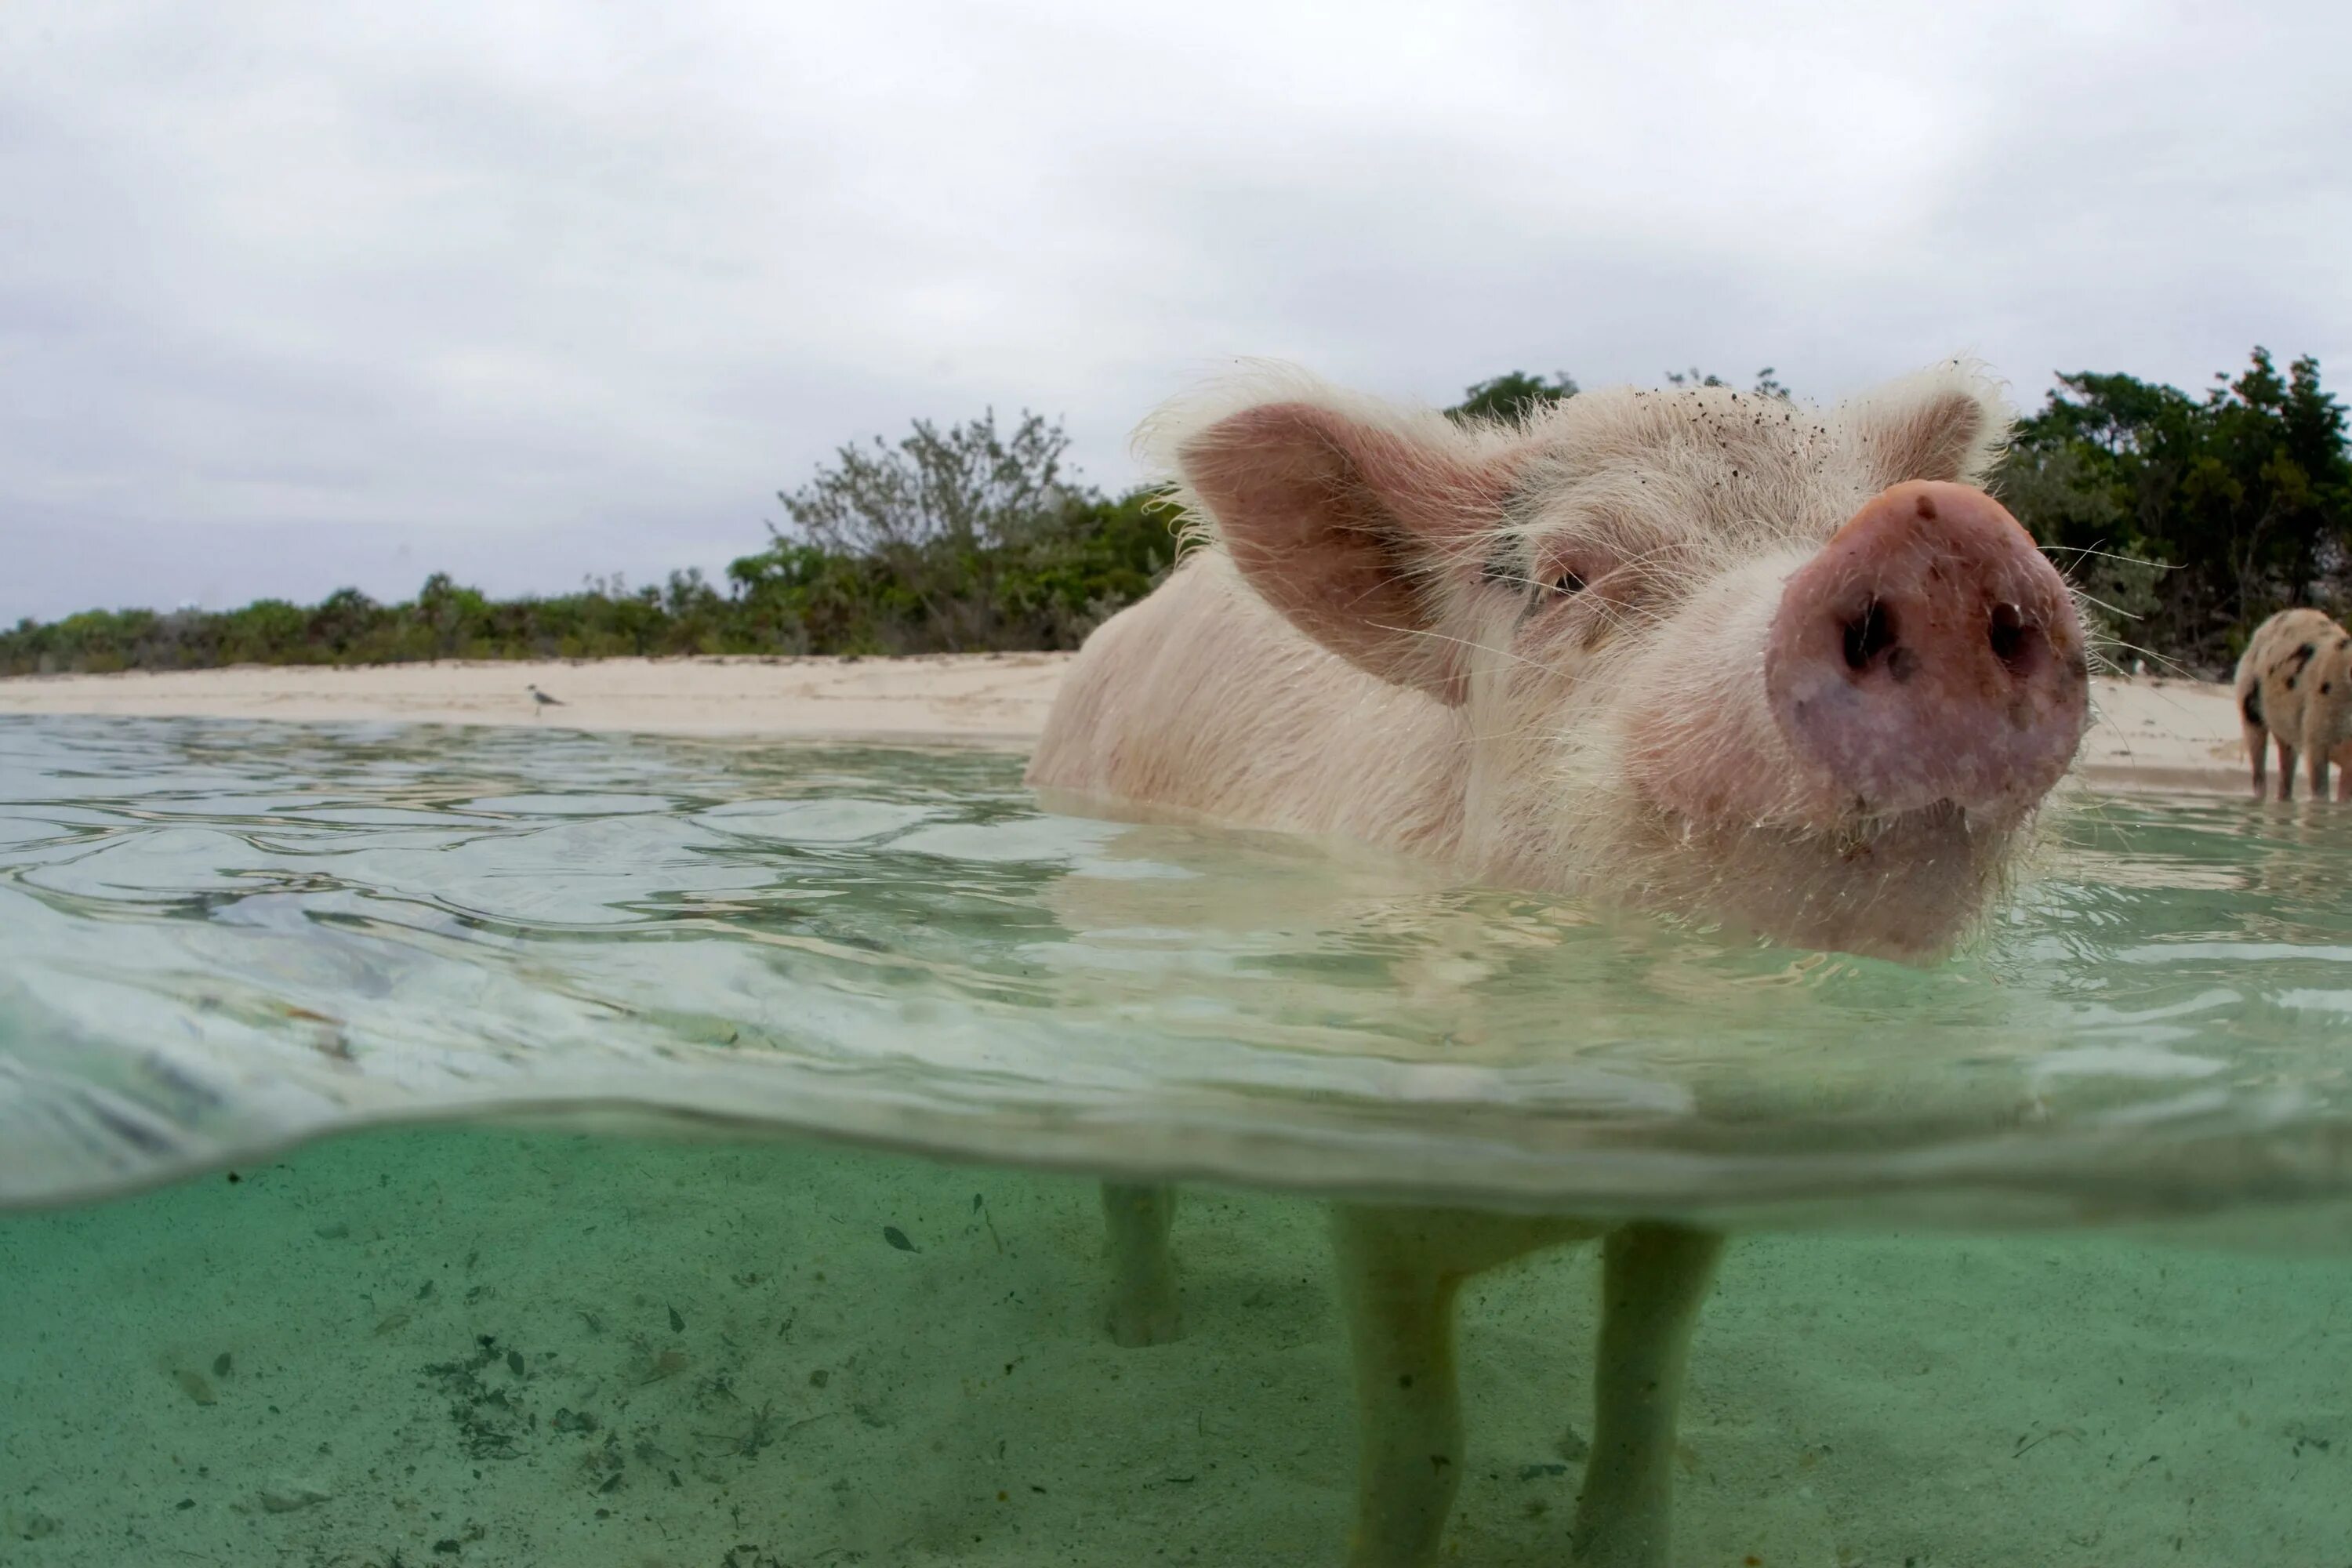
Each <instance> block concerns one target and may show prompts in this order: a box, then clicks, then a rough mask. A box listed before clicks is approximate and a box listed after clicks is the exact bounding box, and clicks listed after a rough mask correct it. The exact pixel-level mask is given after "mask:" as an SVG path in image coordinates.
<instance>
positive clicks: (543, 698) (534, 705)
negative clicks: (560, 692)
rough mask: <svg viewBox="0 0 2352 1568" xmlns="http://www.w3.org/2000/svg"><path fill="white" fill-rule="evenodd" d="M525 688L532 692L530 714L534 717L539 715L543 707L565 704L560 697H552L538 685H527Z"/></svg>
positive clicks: (557, 706) (558, 706) (556, 706)
mask: <svg viewBox="0 0 2352 1568" xmlns="http://www.w3.org/2000/svg"><path fill="white" fill-rule="evenodd" d="M523 689H524V690H525V691H528V692H530V702H531V708H530V716H531V717H532V718H534V719H536V718H538V717H539V713H540V710H541V709H542V708H561V707H562V706H563V703H562V700H560V699H558V698H553V697H550V696H549V695H548V694H547V693H546V692H544V691H541V689H539V688H538V687H536V686H526V687H524V688H523Z"/></svg>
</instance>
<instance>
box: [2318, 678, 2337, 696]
mask: <svg viewBox="0 0 2352 1568" xmlns="http://www.w3.org/2000/svg"><path fill="white" fill-rule="evenodd" d="M2335 689H2336V683H2335V682H2334V681H2332V680H2323V681H2321V682H2320V683H2319V694H2320V695H2321V696H2322V697H2325V696H2326V695H2327V694H2328V693H2329V692H2331V691H2333V690H2335Z"/></svg>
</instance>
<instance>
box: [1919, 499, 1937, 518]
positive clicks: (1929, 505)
mask: <svg viewBox="0 0 2352 1568" xmlns="http://www.w3.org/2000/svg"><path fill="white" fill-rule="evenodd" d="M1919 521H1922V522H1933V521H1936V503H1935V502H1934V501H1933V500H1929V499H1928V498H1927V496H1925V495H1922V496H1921V497H1920V498H1919Z"/></svg>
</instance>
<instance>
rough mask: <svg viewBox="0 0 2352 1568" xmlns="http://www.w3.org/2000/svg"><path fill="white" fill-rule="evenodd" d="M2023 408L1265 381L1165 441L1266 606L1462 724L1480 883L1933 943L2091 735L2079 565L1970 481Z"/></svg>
mask: <svg viewBox="0 0 2352 1568" xmlns="http://www.w3.org/2000/svg"><path fill="white" fill-rule="evenodd" d="M2009 420H2010V416H2009V414H2008V411H2007V410H2006V408H2005V407H2004V406H2003V405H2002V404H2001V402H2000V398H1999V396H1998V395H1997V393H1996V392H1995V390H1994V389H1993V387H1992V386H1991V384H1990V383H1989V382H1987V381H1986V380H1984V379H1983V378H1982V377H1981V376H1979V374H1976V373H1975V372H1974V370H1973V369H1972V368H1971V367H1969V366H1967V365H1965V364H1963V363H1949V364H1947V365H1944V366H1942V367H1940V368H1938V369H1936V370H1933V371H1930V372H1927V373H1924V374H1919V375H1916V376H1913V377H1911V378H1908V379H1906V380H1904V381H1901V382H1897V383H1895V384H1891V385H1888V386H1886V387H1885V388H1883V389H1881V390H1879V391H1878V392H1876V393H1874V394H1872V395H1868V396H1865V397H1862V398H1858V399H1855V400H1853V401H1852V402H1849V403H1846V404H1843V405H1839V406H1837V407H1835V408H1832V409H1829V410H1826V411H1815V410H1811V409H1807V408H1803V407H1799V406H1795V405H1790V404H1789V403H1786V402H1782V401H1780V400H1777V399H1773V398H1769V397H1762V396H1757V395H1749V394H1744V393H1736V392H1732V391H1730V390H1728V389H1725V388H1713V387H1710V388H1686V389H1683V390H1678V391H1671V392H1637V391H1633V390H1624V391H1612V392H1600V393H1587V394H1584V395H1580V396H1576V397H1573V398H1570V399H1569V400H1567V401H1565V402H1563V403H1560V404H1558V405H1554V406H1552V407H1551V408H1549V409H1547V410H1544V411H1542V412H1539V413H1536V414H1534V415H1532V416H1529V417H1528V418H1527V419H1526V420H1524V421H1523V422H1520V423H1516V424H1496V425H1471V426H1462V425H1457V424H1455V423H1454V422H1453V421H1451V420H1449V419H1447V418H1446V417H1444V416H1440V415H1435V414H1429V413H1405V412H1401V411H1398V410H1396V409H1392V408H1389V407H1385V406H1382V405H1377V404H1373V403H1370V402H1367V401H1364V400H1360V399H1356V398H1351V397H1348V396H1346V395H1339V394H1335V393H1333V392H1331V391H1330V390H1328V389H1327V388H1324V387H1321V386H1319V385H1316V384H1311V383H1307V382H1303V381H1299V380H1297V379H1295V378H1289V377H1287V376H1286V375H1285V374H1283V373H1279V372H1268V373H1261V374H1260V375H1258V376H1257V377H1256V378H1255V379H1254V380H1252V381H1251V382H1249V383H1247V384H1244V385H1243V386H1241V387H1239V388H1235V389H1228V390H1227V391H1226V392H1225V393H1223V394H1221V395H1219V396H1218V398H1217V399H1216V400H1214V401H1202V402H1194V403H1192V404H1179V405H1172V406H1171V408H1169V409H1168V410H1165V411H1163V413H1162V415H1161V416H1160V417H1159V418H1157V419H1155V420H1154V421H1153V423H1152V424H1151V425H1150V426H1147V427H1146V436H1145V440H1146V443H1147V447H1149V448H1151V449H1155V452H1156V455H1157V456H1159V457H1160V458H1161V459H1162V460H1163V461H1164V462H1165V463H1166V464H1167V466H1168V467H1169V468H1170V469H1171V471H1172V472H1173V474H1174V475H1175V476H1176V478H1177V479H1178V484H1179V489H1180V492H1181V495H1182V497H1183V499H1184V500H1186V502H1187V503H1188V504H1189V505H1190V506H1191V507H1192V509H1193V510H1194V511H1195V513H1196V514H1197V515H1198V517H1199V518H1200V519H1201V520H1202V521H1203V522H1204V523H1205V524H1206V525H1207V527H1208V529H1209V531H1211V532H1212V533H1213V536H1214V538H1215V540H1216V541H1217V542H1219V543H1220V544H1221V546H1222V547H1223V549H1224V550H1225V551H1227V552H1229V553H1230V554H1231V556H1232V558H1233V561H1234V564H1235V565H1236V566H1237V567H1238V568H1239V570H1240V574H1241V575H1242V577H1243V578H1244V580H1245V581H1246V582H1247V584H1249V586H1250V587H1251V588H1252V589H1253V590H1255V592H1256V593H1257V594H1258V595H1260V596H1261V597H1262V598H1264V599H1265V602H1266V603H1267V604H1268V605H1271V606H1273V607H1274V608H1275V609H1276V611H1278V612H1280V614H1281V615H1283V616H1285V617H1286V619H1287V620H1288V621H1289V622H1290V623H1291V624H1292V625H1293V626H1296V627H1297V629H1298V630H1299V631H1301V632H1303V633H1304V634H1306V635H1307V637H1311V638H1313V639H1314V640H1315V641H1316V642H1318V643H1319V644H1321V645H1322V646H1323V647H1326V648H1328V649H1329V650H1330V651H1332V652H1333V653H1336V654H1338V655H1339V656H1340V657H1342V658H1346V659H1349V660H1350V661H1351V662H1353V663H1354V664H1356V665H1358V666H1360V668H1363V669H1365V670H1367V671H1369V672H1370V673H1371V674H1373V675H1375V676H1378V677H1379V678H1380V679H1383V680H1386V681H1390V682H1393V683H1396V684H1399V685H1403V686H1409V687H1413V688H1416V689H1420V690H1422V691H1423V692H1425V693H1427V694H1428V695H1429V696H1430V697H1432V698H1433V699H1435V700H1437V701H1439V702H1442V703H1445V704H1447V705H1449V706H1452V707H1454V708H1455V709H1456V710H1459V711H1460V712H1461V714H1462V715H1463V718H1464V720H1465V723H1464V725H1463V727H1462V733H1463V735H1464V737H1465V739H1464V741H1463V742H1462V743H1463V744H1465V745H1466V746H1467V747H1468V748H1469V749H1470V755H1469V757H1468V759H1467V762H1468V765H1467V769H1466V777H1467V785H1466V791H1465V799H1464V802H1463V825H1462V846H1463V849H1464V853H1465V858H1466V859H1467V860H1468V861H1469V863H1470V864H1471V865H1473V866H1474V867H1475V868H1478V869H1479V870H1480V871H1481V873H1482V874H1485V875H1488V876H1493V877H1496V878H1499V879H1507V880H1510V881H1514V882H1517V883H1521V884H1524V885H1533V886H1538V887H1546V888H1555V889H1563V890H1578V891H1584V892H1592V893H1601V894H1606V895H1610V896H1615V897H1620V898H1624V899H1628V900H1633V901H1636V902H1640V903H1643V904H1647V905H1650V906H1653V907H1659V908H1665V909H1671V910H1681V911H1685V912H1690V913H1695V914H1699V915H1702V916H1711V917H1717V918H1724V919H1728V920H1730V921H1734V922H1736V923H1738V924H1740V925H1744V926H1747V927H1750V928H1753V929H1756V930H1759V931H1762V932H1764V933H1766V934H1769V935H1771V936H1773V937H1776V938H1778V939H1780V940H1782V941H1786V942H1796V943H1801V944H1803V945H1806V946H1814V947H1830V948H1840V949H1846V950H1850V951H1855V952H1875V953H1883V954H1888V955H1892V956H1902V957H1920V956H1927V955H1932V954H1934V953H1937V952H1941V951H1943V950H1945V949H1946V948H1948V946H1949V945H1950V944H1951V943H1952V942H1954V941H1955V940H1956V939H1957V938H1958V935H1959V934H1960V933H1961V932H1962V931H1964V930H1965V929H1966V927H1967V926H1968V925H1969V923H1970V922H1971V921H1973V920H1974V918H1975V917H1976V916H1977V915H1978V914H1979V912H1980V911H1981V910H1983V909H1984V907H1985V906H1986V904H1987V902H1988V900H1989V899H1990V897H1991V895H1992V893H1993V892H1994V890H1995V889H1996V888H1997V887H1998V885H1999V884H2000V878H2001V873H2002V871H2003V869H2004V868H2006V867H2007V866H2008V865H2009V864H2010V863H2011V861H2012V859H2013V858H2015V855H2016V853H2017V851H2018V849H2019V848H2020V847H2021V842H2022V839H2023V837H2024V833H2025V829H2026V827H2027V826H2028V824H2029V823H2030V821H2031V820H2032V816H2033V813H2034V809H2035V807H2036V806H2037V805H2038V804H2039V803H2040V802H2041V801H2042V797H2043V796H2044V795H2047V794H2048V792H2049V791H2050V789H2051V788H2052V786H2053V785H2054V784H2057V782H2058V781H2059V779H2060V777H2061V776H2062V775H2063V773H2065V771H2066V769H2067V767H2068V765H2069V763H2071V761H2072V759H2073V757H2074V752H2075V749H2076V746H2077V745H2078V743H2079V742H2080V741H2081V738H2082V735H2083V731H2084V723H2085V716H2086V710H2087V705H2088V673H2089V668H2088V662H2087V658H2086V650H2085V646H2084V633H2083V626H2082V624H2081V622H2080V620H2079V619H2078V617H2077V616H2076V613H2075V609H2074V603H2073V601H2072V598H2071V596H2070V595H2069V593H2068V591H2067V588H2066V585H2065V584H2064V583H2063V580H2062V579H2061V578H2060V577H2059V575H2058V574H2057V572H2056V571H2055V570H2054V569H2053V567H2052V566H2051V565H2050V563H2049V562H2048V561H2047V560H2046V559H2045V558H2044V557H2043V556H2042V553H2041V552H2039V551H2038V550H2036V549H2035V548H2034V545H2033V542H2032V539H2030V538H2029V537H2028V536H2027V535H2026V533H2025V531H2024V530H2023V529H2021V527H2020V526H2019V525H2018V523H2017V522H2016V521H2015V520H2014V519H2012V518H2011V516H2010V515H2009V513H2008V512H2007V511H2006V510H2003V509H2002V507H2001V506H2000V503H1999V502H1998V501H1996V500H1993V499H1992V498H1991V497H1990V496H1989V495H1987V494H1986V493H1985V492H1984V491H1983V490H1982V489H1979V488H1978V483H1979V480H1980V479H1982V477H1983V476H1984V473H1985V471H1986V468H1987V467H1988V465H1989V463H1990V458H1991V457H1992V455H1993V453H1994V452H1995V450H1996V449H1997V447H1998V445H1999V443H2000V439H2001V437H2002V436H2003V435H2004V433H2005V432H2006V430H2007V428H2008V425H2009ZM1374 744H1375V746H1376V742H1374ZM1376 754H1377V752H1376V750H1368V752H1367V755H1368V756H1371V755H1376Z"/></svg>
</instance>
